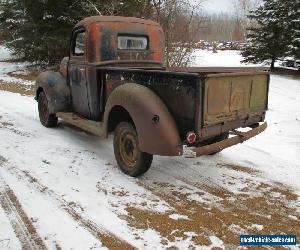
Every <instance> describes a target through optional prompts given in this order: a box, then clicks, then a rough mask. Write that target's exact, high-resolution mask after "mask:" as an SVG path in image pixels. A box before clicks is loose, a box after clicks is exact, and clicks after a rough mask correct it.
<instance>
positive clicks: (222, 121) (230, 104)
mask: <svg viewBox="0 0 300 250" xmlns="http://www.w3.org/2000/svg"><path fill="white" fill-rule="evenodd" d="M99 66H100V65H99ZM98 70H99V73H98V74H97V75H100V76H101V79H104V80H105V83H104V86H106V92H105V94H106V98H108V96H109V95H110V93H111V92H112V91H113V89H114V88H116V87H117V86H119V85H120V84H123V83H127V82H134V83H138V84H142V85H145V86H147V87H149V88H150V89H152V90H153V91H154V92H155V93H156V94H157V95H158V96H159V97H160V98H161V99H162V100H163V102H164V103H165V104H166V106H167V107H168V109H169V110H170V112H171V114H172V115H173V117H174V119H175V122H176V124H177V127H178V130H179V132H180V135H181V137H182V138H185V135H186V133H187V132H188V131H192V130H193V131H195V132H196V133H197V134H198V135H199V136H200V137H201V138H202V139H203V140H205V139H207V138H210V137H213V136H215V135H219V134H221V133H225V132H228V131H230V130H232V129H235V128H239V127H246V126H249V125H252V124H255V123H258V122H262V121H263V120H264V118H265V111H266V110H267V105H268V85H269V72H268V71H267V68H257V67H255V68H253V67H252V68H246V67H245V68H223V67H222V68H207V67H200V68H171V69H164V68H161V69H158V68H155V69H153V68H152V69H150V68H127V67H110V66H106V67H103V65H101V66H100V67H99V68H98ZM102 106H103V107H105V104H103V105H102Z"/></svg>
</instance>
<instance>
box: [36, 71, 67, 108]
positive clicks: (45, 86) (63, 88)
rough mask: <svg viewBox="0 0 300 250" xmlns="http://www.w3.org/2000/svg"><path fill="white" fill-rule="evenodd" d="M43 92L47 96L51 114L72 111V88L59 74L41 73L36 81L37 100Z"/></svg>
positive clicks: (51, 72)
mask: <svg viewBox="0 0 300 250" xmlns="http://www.w3.org/2000/svg"><path fill="white" fill-rule="evenodd" d="M41 90H43V91H44V93H45V94H46V96H47V99H48V106H49V111H50V112H51V113H57V112H63V111H70V109H71V95H70V88H69V86H68V85H67V81H66V78H64V77H63V76H62V75H61V74H60V73H59V72H54V71H46V72H43V73H41V74H40V75H39V76H38V78H37V80H36V96H35V99H36V100H37V98H38V95H39V93H40V91H41Z"/></svg>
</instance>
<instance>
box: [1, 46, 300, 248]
mask: <svg viewBox="0 0 300 250" xmlns="http://www.w3.org/2000/svg"><path fill="white" fill-rule="evenodd" d="M0 51H1V50H0ZM201 53H202V52H201ZM240 59H241V58H240V56H239V55H238V53H236V52H224V53H223V52H222V53H218V54H214V55H211V54H210V53H208V52H207V53H202V54H201V62H199V60H200V59H198V60H197V64H198V65H205V66H224V65H226V66H239V65H240V63H239V61H240ZM15 67H17V66H16V65H15V64H13V63H3V62H0V79H5V78H6V77H8V78H9V77H11V76H8V75H7V73H8V72H9V70H3V68H6V69H8V68H11V69H12V70H14V68H15ZM8 82H9V83H10V84H16V83H14V82H13V81H8ZM0 84H1V83H0ZM26 84H28V83H26ZM269 109H270V110H269V111H268V113H267V117H266V119H267V121H268V124H269V127H268V129H267V130H266V131H265V132H264V133H263V134H261V135H259V136H257V137H255V138H253V139H252V140H249V141H247V142H245V143H243V144H240V145H237V146H234V147H232V148H229V149H227V150H224V151H223V152H221V153H219V154H217V155H215V156H205V157H200V158H197V159H184V158H181V157H174V158H170V157H155V158H154V161H153V164H152V167H151V168H150V170H149V171H148V172H147V173H146V174H145V175H144V176H143V177H140V178H131V177H128V176H125V175H124V174H123V173H122V172H121V171H120V170H119V169H118V167H117V165H116V161H115V159H114V155H113V150H112V138H109V139H108V140H99V138H97V137H95V136H92V135H90V134H87V133H85V132H83V131H81V130H79V129H77V128H74V127H73V126H70V125H68V124H66V123H64V122H60V123H59V126H58V127H57V128H54V129H46V128H44V127H42V126H41V125H40V122H39V119H38V113H37V103H36V102H35V100H33V97H32V96H22V95H19V94H17V93H10V92H6V91H0V138H1V140H0V249H21V248H22V247H23V248H25V249H26V248H32V249H45V248H49V249H55V248H57V249H59V248H61V249H101V248H109V249H132V248H139V249H166V248H168V247H177V248H179V249H187V248H188V247H191V248H193V247H196V248H197V249H211V248H213V247H220V248H221V249H230V248H231V249H236V248H238V244H239V235H240V234H241V233H249V234H258V233H259V234H271V233H283V234H296V235H298V237H300V200H299V195H300V181H299V180H300V154H299V152H300V81H299V78H298V79H296V78H293V77H289V76H280V75H272V76H271V85H270V96H269ZM295 249H296V248H295ZM297 249H298V248H297Z"/></svg>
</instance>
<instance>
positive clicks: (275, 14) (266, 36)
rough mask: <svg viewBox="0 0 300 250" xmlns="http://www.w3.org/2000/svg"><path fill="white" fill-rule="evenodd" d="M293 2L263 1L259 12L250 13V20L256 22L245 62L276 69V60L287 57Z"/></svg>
mask: <svg viewBox="0 0 300 250" xmlns="http://www.w3.org/2000/svg"><path fill="white" fill-rule="evenodd" d="M292 1H298V0H292ZM292 1H288V0H263V4H262V5H261V6H259V7H258V8H257V10H255V11H251V12H250V15H249V18H250V19H251V20H252V21H253V20H254V21H255V27H252V28H250V29H249V34H248V35H247V46H246V48H245V49H244V51H243V52H242V55H243V56H244V57H245V60H244V62H254V63H261V62H269V63H271V69H274V64H275V61H276V59H279V58H282V57H284V56H286V53H287V51H288V47H289V44H291V34H292V31H291V27H290V26H291V25H290V23H291V20H290V18H291V17H290V8H291V5H290V2H292Z"/></svg>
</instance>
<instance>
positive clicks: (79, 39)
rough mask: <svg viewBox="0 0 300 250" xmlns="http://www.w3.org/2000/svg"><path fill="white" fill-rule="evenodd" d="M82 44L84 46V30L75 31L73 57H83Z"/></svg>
mask: <svg viewBox="0 0 300 250" xmlns="http://www.w3.org/2000/svg"><path fill="white" fill-rule="evenodd" d="M84 44H85V30H83V29H82V30H81V29H80V30H78V31H75V33H74V36H73V49H72V52H73V55H75V56H83V55H84Z"/></svg>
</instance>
